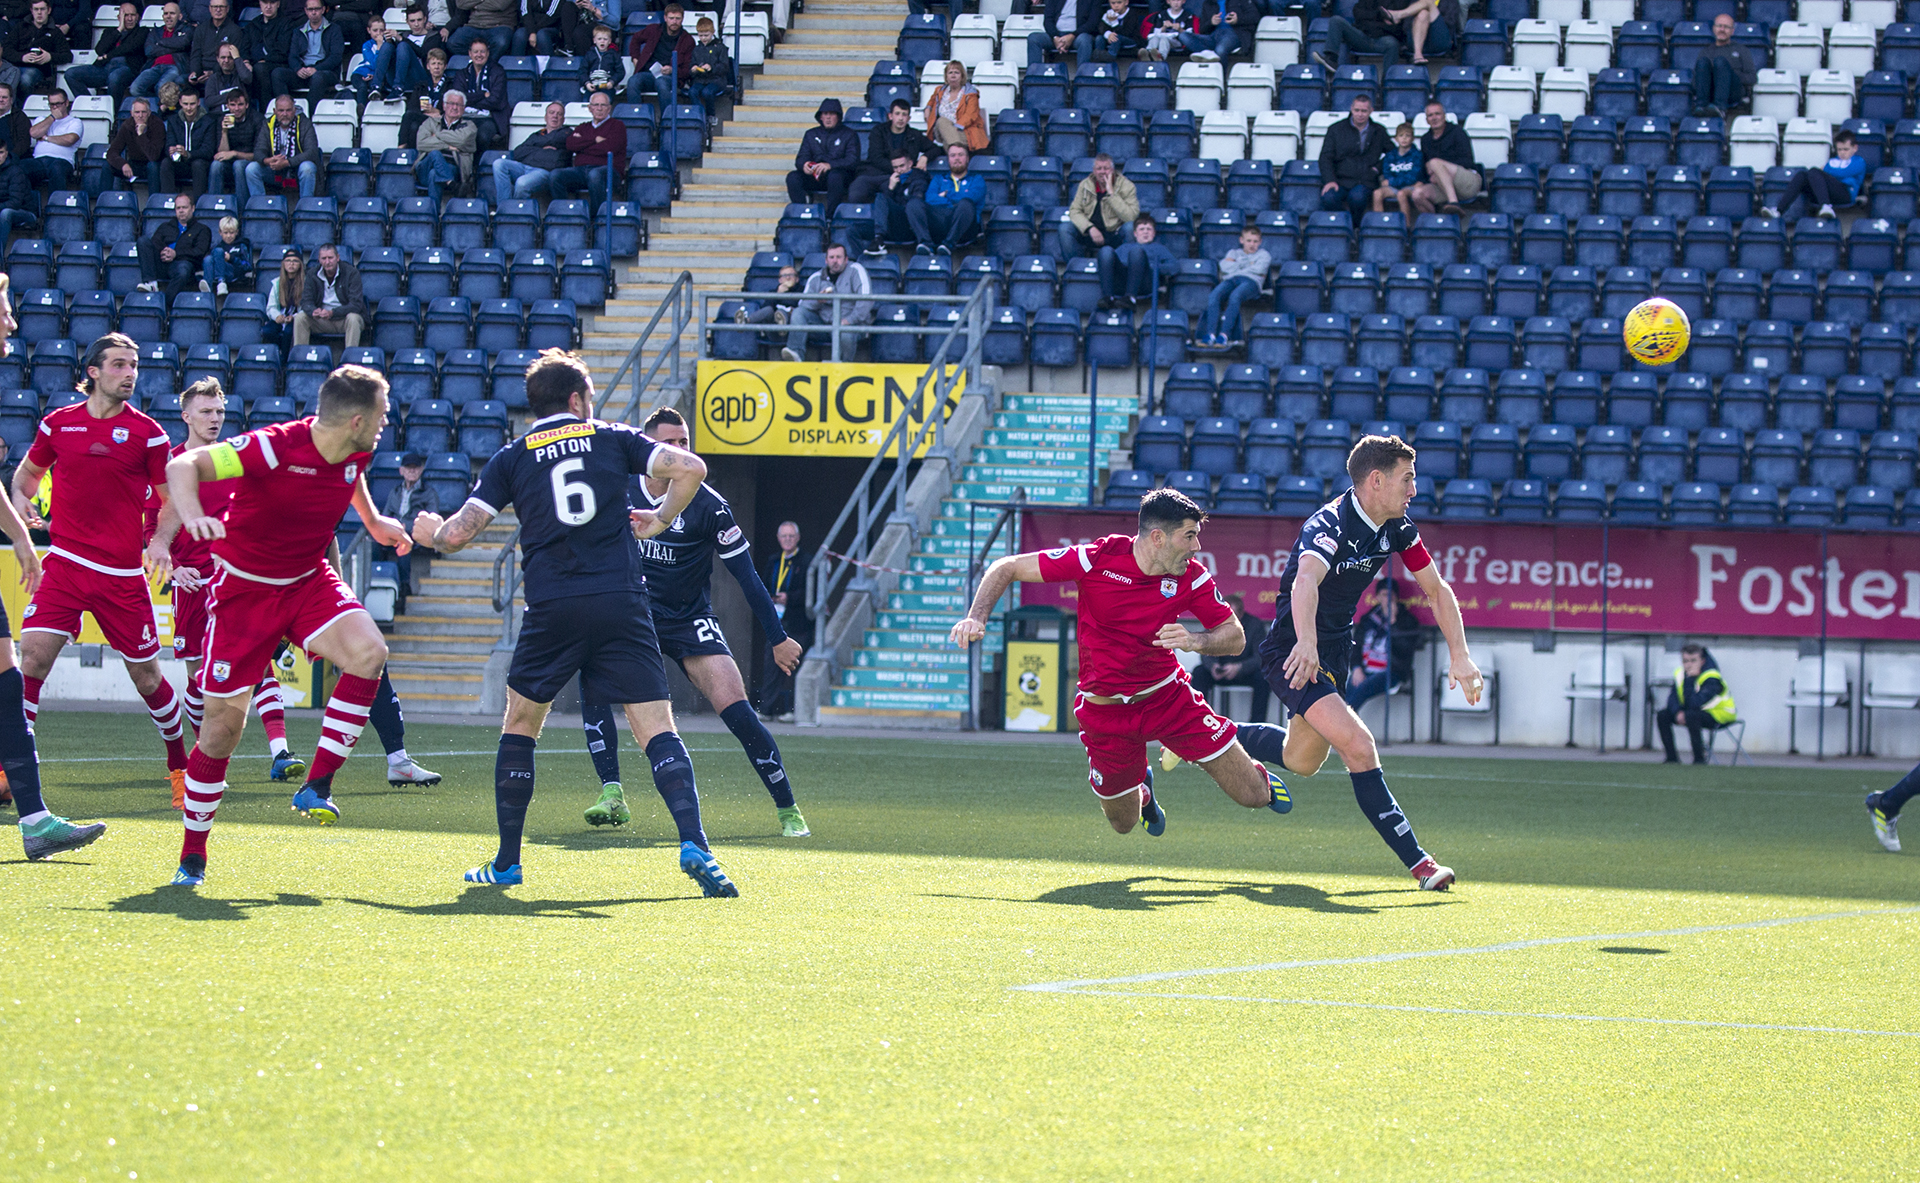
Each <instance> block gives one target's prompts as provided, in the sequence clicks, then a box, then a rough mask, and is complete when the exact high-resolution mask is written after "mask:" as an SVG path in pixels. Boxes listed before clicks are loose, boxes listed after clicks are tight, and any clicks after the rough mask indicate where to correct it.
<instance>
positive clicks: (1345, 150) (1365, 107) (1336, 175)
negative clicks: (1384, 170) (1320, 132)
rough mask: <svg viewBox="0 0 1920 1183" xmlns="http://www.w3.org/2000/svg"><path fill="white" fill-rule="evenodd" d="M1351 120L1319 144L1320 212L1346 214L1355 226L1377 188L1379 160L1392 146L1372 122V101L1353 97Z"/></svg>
mask: <svg viewBox="0 0 1920 1183" xmlns="http://www.w3.org/2000/svg"><path fill="white" fill-rule="evenodd" d="M1348 110H1349V111H1350V112H1351V118H1348V119H1342V120H1341V121H1340V122H1338V123H1336V124H1334V125H1333V126H1332V127H1329V128H1328V129H1327V137H1326V139H1325V140H1323V141H1322V142H1321V144H1320V175H1321V176H1322V177H1324V178H1326V179H1327V181H1326V184H1324V185H1322V186H1320V208H1321V209H1324V210H1342V209H1344V210H1348V211H1350V212H1351V213H1352V214H1353V220H1354V221H1356V222H1358V221H1359V220H1360V215H1361V214H1363V213H1365V212H1366V209H1367V204H1368V202H1369V201H1371V200H1372V198H1373V191H1374V189H1375V188H1377V187H1378V186H1379V184H1380V157H1381V156H1383V155H1385V154H1386V151H1387V149H1389V148H1391V147H1392V146H1393V141H1392V140H1391V139H1389V138H1388V137H1387V132H1386V129H1385V128H1383V127H1381V126H1380V125H1379V124H1377V123H1375V122H1374V121H1373V100H1372V99H1369V98H1368V97H1367V96H1365V95H1355V96H1354V99H1353V104H1352V106H1351V107H1349V108H1348Z"/></svg>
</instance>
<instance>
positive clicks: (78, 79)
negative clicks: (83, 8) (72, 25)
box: [67, 4, 147, 111]
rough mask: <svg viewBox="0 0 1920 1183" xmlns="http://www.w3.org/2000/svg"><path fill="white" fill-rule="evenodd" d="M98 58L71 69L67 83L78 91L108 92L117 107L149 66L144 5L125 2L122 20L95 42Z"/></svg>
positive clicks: (115, 107)
mask: <svg viewBox="0 0 1920 1183" xmlns="http://www.w3.org/2000/svg"><path fill="white" fill-rule="evenodd" d="M93 53H94V59H93V61H92V62H90V63H88V64H87V65H84V66H75V67H73V68H72V69H71V70H68V71H67V85H68V86H70V87H72V88H73V92H74V93H75V94H81V93H85V94H101V93H105V94H107V95H109V96H110V97H112V99H113V109H114V110H116V111H118V110H119V109H120V103H121V101H122V100H123V99H125V98H126V97H127V88H128V87H130V86H132V85H133V80H134V78H135V77H137V76H138V75H139V73H140V71H141V70H144V69H146V66H147V31H146V30H145V29H143V28H141V27H140V6H139V5H138V4H122V5H121V6H120V23H119V24H118V25H116V26H115V27H113V28H111V29H108V30H107V31H106V32H104V33H102V34H100V37H99V39H98V40H96V41H95V42H94V43H93Z"/></svg>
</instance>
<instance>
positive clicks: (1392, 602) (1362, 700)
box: [1341, 576, 1420, 712]
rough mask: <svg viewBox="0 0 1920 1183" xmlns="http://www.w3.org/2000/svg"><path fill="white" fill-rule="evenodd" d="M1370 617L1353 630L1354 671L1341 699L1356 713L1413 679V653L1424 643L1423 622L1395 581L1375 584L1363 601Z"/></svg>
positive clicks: (1358, 623) (1363, 617)
mask: <svg viewBox="0 0 1920 1183" xmlns="http://www.w3.org/2000/svg"><path fill="white" fill-rule="evenodd" d="M1361 603H1362V604H1363V605H1365V606H1366V609H1367V611H1366V614H1365V615H1364V616H1362V617H1361V618H1360V619H1359V620H1358V621H1357V622H1356V623H1355V624H1354V626H1353V661H1352V665H1353V670H1352V672H1351V673H1350V674H1348V676H1347V684H1346V685H1345V686H1344V687H1342V688H1341V695H1342V697H1344V698H1345V699H1346V700H1347V705H1348V706H1350V707H1352V708H1353V709H1354V710H1355V711H1356V712H1358V711H1359V710H1360V708H1361V707H1362V706H1364V705H1365V704H1366V703H1367V701H1368V700H1369V699H1373V698H1377V697H1379V696H1380V695H1382V694H1390V693H1392V691H1393V688H1394V687H1397V686H1403V685H1405V684H1406V681H1407V679H1408V678H1409V677H1412V676H1413V651H1414V649H1415V647H1416V646H1417V645H1418V644H1419V642H1420V621H1419V620H1418V619H1417V618H1416V617H1415V616H1414V614H1413V612H1412V610H1410V609H1409V608H1408V607H1407V603H1406V597H1405V596H1402V595H1401V594H1400V591H1399V589H1398V588H1396V587H1395V586H1394V584H1393V581H1392V580H1390V579H1388V578H1386V577H1385V576H1382V577H1381V578H1379V579H1377V580H1375V581H1374V584H1373V587H1372V588H1371V589H1369V590H1368V592H1367V594H1366V598H1365V599H1363V600H1362V601H1361Z"/></svg>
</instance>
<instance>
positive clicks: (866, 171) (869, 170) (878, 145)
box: [847, 99, 940, 222]
mask: <svg viewBox="0 0 1920 1183" xmlns="http://www.w3.org/2000/svg"><path fill="white" fill-rule="evenodd" d="M912 123H913V104H912V103H909V102H908V101H907V100H905V99H895V100H893V105H892V106H891V107H888V108H887V121H886V123H885V124H883V125H881V126H880V127H876V128H874V129H873V130H872V131H870V132H868V133H867V158H866V159H865V160H863V161H861V162H860V163H859V165H858V166H856V167H855V169H854V177H853V182H852V184H850V185H848V186H847V200H848V201H851V202H855V203H862V204H863V203H866V202H869V201H873V200H874V199H875V196H876V195H877V194H880V193H885V192H888V191H890V190H892V189H893V188H894V180H893V177H894V172H895V170H894V163H893V162H894V158H895V157H897V156H903V155H904V156H905V157H906V158H907V159H908V160H910V161H912V162H913V163H912V167H913V168H917V169H921V170H925V168H926V167H927V160H928V158H929V157H933V156H937V155H939V152H940V149H939V147H938V146H936V145H935V144H934V142H933V141H932V140H930V139H928V138H927V137H926V136H925V135H924V134H922V133H921V131H920V129H919V128H916V127H913V126H911V124H912ZM879 220H880V219H879V211H877V210H876V211H875V212H874V221H875V222H878V221H879Z"/></svg>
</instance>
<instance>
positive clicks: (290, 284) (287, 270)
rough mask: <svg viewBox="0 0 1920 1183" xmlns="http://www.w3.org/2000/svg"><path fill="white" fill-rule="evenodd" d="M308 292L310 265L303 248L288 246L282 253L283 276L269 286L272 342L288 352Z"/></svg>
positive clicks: (269, 317)
mask: <svg viewBox="0 0 1920 1183" xmlns="http://www.w3.org/2000/svg"><path fill="white" fill-rule="evenodd" d="M306 290H307V263H306V260H305V259H302V258H301V257H300V248H299V247H295V246H290V247H287V248H286V249H285V250H283V251H281V252H280V274H279V275H276V276H275V277H274V278H273V282H272V283H269V284H268V285H267V320H268V321H270V322H271V323H272V327H271V328H269V329H268V330H267V331H268V333H270V334H271V335H272V343H273V344H275V345H278V346H279V347H280V351H281V352H282V353H285V352H286V351H287V350H288V349H290V348H292V347H293V320H294V318H295V317H296V316H299V315H300V297H301V296H302V295H303V294H304V293H305V292H306Z"/></svg>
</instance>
